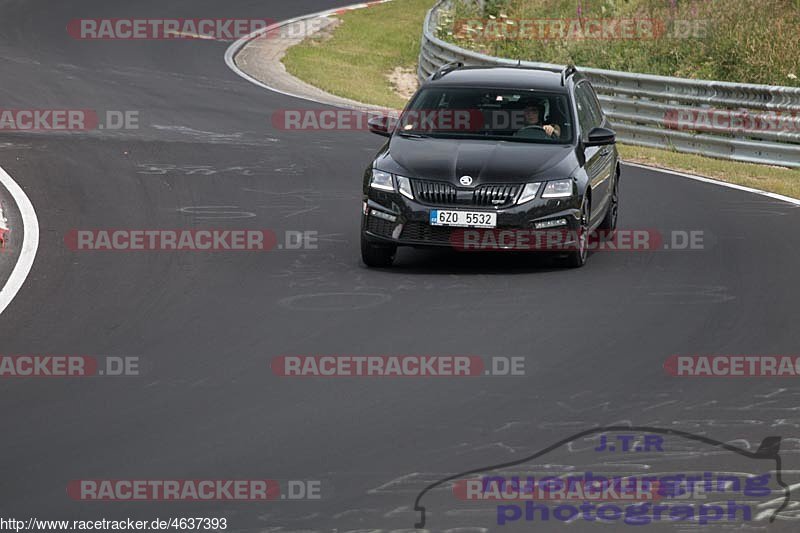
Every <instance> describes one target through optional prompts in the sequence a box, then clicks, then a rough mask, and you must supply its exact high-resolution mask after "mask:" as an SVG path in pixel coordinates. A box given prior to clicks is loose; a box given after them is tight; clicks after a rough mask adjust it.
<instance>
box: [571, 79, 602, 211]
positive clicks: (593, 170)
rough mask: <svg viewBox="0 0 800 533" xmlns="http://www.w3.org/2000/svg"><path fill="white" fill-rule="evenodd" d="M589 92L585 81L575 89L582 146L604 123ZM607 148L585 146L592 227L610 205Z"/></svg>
mask: <svg viewBox="0 0 800 533" xmlns="http://www.w3.org/2000/svg"><path fill="white" fill-rule="evenodd" d="M589 91H590V89H589V88H588V85H587V82H585V81H582V82H580V83H579V84H578V85H577V86H576V87H575V106H576V107H577V110H578V123H579V124H580V129H581V141H582V144H583V143H585V142H586V141H587V140H588V139H589V132H590V131H591V130H592V129H593V128H595V127H597V126H599V125H600V122H601V121H602V117H598V116H597V115H596V113H595V110H594V109H593V107H592V98H591V96H592V95H591V93H590V92H589ZM607 148H608V147H607V146H584V154H585V156H586V165H585V170H586V175H587V176H588V178H589V187H590V188H591V189H592V217H591V219H592V225H594V223H595V222H596V220H597V219H598V217H602V216H603V215H604V214H605V210H606V206H607V205H608V191H609V188H608V175H607V172H606V170H605V167H606V165H605V158H606V157H607Z"/></svg>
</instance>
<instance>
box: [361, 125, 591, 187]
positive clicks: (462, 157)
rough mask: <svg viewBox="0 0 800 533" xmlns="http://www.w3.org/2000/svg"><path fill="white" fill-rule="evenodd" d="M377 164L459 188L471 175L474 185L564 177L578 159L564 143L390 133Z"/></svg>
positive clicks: (390, 169)
mask: <svg viewBox="0 0 800 533" xmlns="http://www.w3.org/2000/svg"><path fill="white" fill-rule="evenodd" d="M375 166H376V168H378V169H380V170H383V171H385V172H391V173H393V174H400V175H403V176H409V177H413V178H425V179H432V180H440V181H449V182H451V183H453V184H458V180H459V178H461V177H462V176H471V177H472V179H473V185H480V184H481V183H523V182H527V181H531V180H536V179H558V178H567V177H570V175H571V173H572V171H573V170H575V167H577V166H578V160H577V157H576V154H575V147H574V146H573V145H568V144H559V145H554V144H536V143H525V142H509V141H489V140H480V139H478V140H473V139H435V138H422V139H417V138H404V137H400V136H398V135H393V136H392V138H391V140H390V141H389V142H388V143H387V144H386V145H385V146H384V148H383V150H382V151H381V152H380V153H379V154H378V157H377V158H376V160H375Z"/></svg>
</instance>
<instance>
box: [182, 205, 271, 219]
mask: <svg viewBox="0 0 800 533" xmlns="http://www.w3.org/2000/svg"><path fill="white" fill-rule="evenodd" d="M234 209H235V210H236V211H234ZM178 212H180V213H183V214H184V215H188V216H191V217H193V218H195V219H197V220H234V219H240V218H253V217H255V216H256V214H255V213H251V212H250V211H241V210H239V206H237V205H195V206H188V207H181V208H180V209H178Z"/></svg>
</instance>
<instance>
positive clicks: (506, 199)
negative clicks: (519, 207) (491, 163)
mask: <svg viewBox="0 0 800 533" xmlns="http://www.w3.org/2000/svg"><path fill="white" fill-rule="evenodd" d="M411 187H412V189H413V191H414V197H415V198H416V199H417V200H418V201H420V202H422V203H424V204H430V205H454V206H474V207H508V206H510V205H512V204H513V203H514V201H515V200H516V199H517V196H518V195H519V191H520V187H521V185H513V184H496V185H495V184H487V185H479V186H478V187H476V188H475V189H472V196H471V197H470V199H469V200H467V201H464V200H459V199H458V189H457V188H456V187H455V185H452V184H450V183H446V182H443V181H426V180H411ZM463 190H464V189H462V194H463Z"/></svg>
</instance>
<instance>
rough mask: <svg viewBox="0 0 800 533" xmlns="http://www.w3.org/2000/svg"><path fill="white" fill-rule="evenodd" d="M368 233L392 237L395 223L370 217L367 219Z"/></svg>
mask: <svg viewBox="0 0 800 533" xmlns="http://www.w3.org/2000/svg"><path fill="white" fill-rule="evenodd" d="M367 231H369V232H370V233H373V234H375V235H380V236H382V237H391V236H392V231H394V223H393V222H389V221H388V220H383V219H382V218H378V217H374V216H370V217H369V218H368V219H367Z"/></svg>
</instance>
